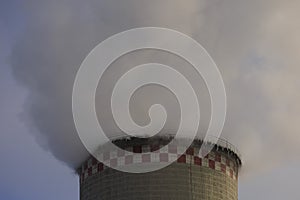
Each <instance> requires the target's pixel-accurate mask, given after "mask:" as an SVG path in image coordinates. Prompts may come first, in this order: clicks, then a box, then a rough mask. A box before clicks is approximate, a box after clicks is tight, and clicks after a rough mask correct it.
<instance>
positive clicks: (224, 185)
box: [79, 144, 241, 200]
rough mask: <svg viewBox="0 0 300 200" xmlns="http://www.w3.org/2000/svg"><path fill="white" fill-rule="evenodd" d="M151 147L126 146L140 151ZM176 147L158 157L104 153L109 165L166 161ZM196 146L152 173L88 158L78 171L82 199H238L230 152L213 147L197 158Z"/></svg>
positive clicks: (235, 170) (234, 158) (234, 162)
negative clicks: (126, 169) (138, 172)
mask: <svg viewBox="0 0 300 200" xmlns="http://www.w3.org/2000/svg"><path fill="white" fill-rule="evenodd" d="M151 148H152V149H153V147H151V146H150V145H140V146H128V147H127V149H126V150H128V151H132V152H143V151H144V150H145V149H151ZM156 148H157V147H156ZM176 148H177V147H175V148H169V150H168V152H160V151H159V150H158V151H157V155H153V153H152V156H150V154H149V156H145V155H144V156H143V157H139V156H138V155H136V156H133V155H130V154H127V155H121V154H118V152H116V153H112V152H107V153H106V154H105V153H104V154H103V156H104V157H103V158H104V160H105V161H104V162H105V163H106V165H108V166H116V165H134V164H143V163H145V164H146V163H149V162H150V163H155V162H167V161H168V159H170V156H174V154H176ZM198 152H199V145H195V144H194V145H193V146H192V147H190V148H189V149H188V150H187V151H186V153H185V154H184V155H181V156H180V157H178V159H177V162H174V163H172V164H171V165H169V166H168V167H166V168H163V169H161V170H158V171H155V172H149V173H143V174H131V173H125V172H120V171H117V170H114V169H112V168H110V167H107V166H105V165H103V163H99V162H98V161H97V160H95V159H94V158H90V159H89V160H88V161H86V162H85V163H84V164H83V166H82V167H81V168H80V169H79V173H80V199H81V200H100V199H101V200H102V199H117V200H121V199H122V200H133V199H139V200H140V199H145V200H146V199H172V200H174V199H178V200H185V199H186V200H191V199H202V200H203V199H204V200H209V199H211V200H237V199H238V168H239V166H240V164H241V163H240V159H239V158H238V157H237V155H236V154H235V153H233V152H232V151H231V150H230V149H226V148H219V147H217V146H216V147H215V148H214V149H213V151H212V152H210V153H209V154H208V155H207V156H206V157H205V158H203V159H201V158H199V157H198Z"/></svg>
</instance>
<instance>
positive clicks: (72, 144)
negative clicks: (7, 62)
mask: <svg viewBox="0 0 300 200" xmlns="http://www.w3.org/2000/svg"><path fill="white" fill-rule="evenodd" d="M299 7H300V3H299V1H290V2H289V3H286V2H284V1H279V0H267V1H261V0H252V1H246V0H241V1H233V0H228V1H222V0H210V1H202V0H191V1H188V2H186V1H179V0H166V1H160V0H152V1H147V0H122V1H116V0H109V1H108V0H107V1H96V0H89V1H84V2H82V1H71V0H65V1H52V2H50V1H30V3H29V2H28V1H27V2H26V4H25V3H24V5H23V8H24V13H25V26H26V28H25V32H24V33H23V34H22V37H20V38H19V39H18V41H17V42H16V45H15V47H14V50H13V53H12V57H11V62H12V67H13V70H14V74H15V77H16V79H17V80H19V81H20V82H21V83H22V84H23V85H24V86H26V87H27V88H28V89H29V91H30V94H29V96H28V99H27V102H26V104H25V105H24V109H25V114H26V115H27V116H28V117H27V122H28V124H29V126H30V127H32V128H33V129H32V132H33V133H34V134H35V135H36V138H37V141H38V142H39V144H40V145H41V146H42V147H43V148H45V149H47V150H49V151H51V152H52V153H53V155H54V156H55V157H56V158H57V159H59V160H61V161H63V162H65V163H67V164H68V165H69V166H70V167H77V166H78V165H79V163H81V162H82V161H83V160H84V159H85V158H86V156H87V155H88V154H87V152H86V150H85V148H84V147H83V145H82V144H81V142H80V140H79V138H78V136H77V133H76V130H75V127H74V122H73V118H72V109H71V106H72V104H71V102H72V99H71V95H72V86H73V81H74V78H75V75H76V72H77V70H78V68H79V66H80V64H81V62H82V61H83V59H84V58H85V56H86V55H87V54H88V53H89V51H90V50H92V49H93V47H94V46H96V45H97V44H98V43H99V42H101V41H103V40H104V39H106V38H107V37H109V36H111V35H113V34H115V33H118V32H120V31H124V30H127V29H130V28H134V27H141V26H159V27H166V28H171V29H175V30H178V31H181V32H183V33H186V34H188V35H190V36H191V37H193V38H194V39H196V40H197V41H198V42H199V43H201V44H202V45H203V46H204V47H205V48H206V50H207V51H208V52H209V53H210V55H211V56H212V58H213V59H214V60H215V62H216V64H217V65H218V67H219V69H220V71H221V73H222V75H223V78H224V82H225V86H226V90H227V97H228V113H227V121H226V124H225V127H224V131H223V134H222V137H225V138H228V139H229V140H230V141H231V142H232V143H234V144H235V145H236V146H238V148H239V149H240V151H241V152H242V155H243V161H244V162H245V167H244V169H245V171H247V172H250V171H254V170H256V169H257V168H258V167H263V168H266V167H269V166H274V165H275V164H277V163H281V162H282V161H283V159H284V161H287V160H291V159H299V155H300V154H299V152H300V136H299V121H300V115H299V113H300V104H299V102H300V94H299V93H298V90H299V87H300V79H299V77H298V75H299V74H300V68H299V67H298V65H299V63H300V60H299V55H298V53H299V52H300V39H299V37H298V36H299V35H300V26H299V21H298V19H299V17H300V16H299V13H298V10H297V8H299ZM152 53H153V52H152ZM140 57H142V55H141V56H140ZM140 57H139V58H140ZM145 57H147V56H145ZM156 57H157V56H156ZM178 62H179V61H178ZM116 65H117V64H116ZM120 65H121V64H120ZM120 65H119V66H120ZM108 73H109V72H108ZM111 74H113V71H112V72H111ZM162 93H163V92H162ZM144 95H145V96H147V95H146V94H143V93H140V94H137V99H140V100H139V101H138V100H137V101H138V102H143V101H144V102H146V103H145V104H147V105H148V104H149V102H148V101H147V99H148V96H149V95H148V96H147V98H146V97H144ZM100 96H101V95H100ZM167 96H168V95H167ZM165 98H169V97H165ZM162 102H163V100H162ZM167 102H168V101H167ZM162 104H163V103H162ZM147 105H146V106H145V105H143V104H141V105H140V107H139V108H140V109H137V111H136V112H141V111H140V110H146V109H145V107H147ZM174 105H177V104H176V102H175V104H174ZM201 109H202V108H201ZM169 110H173V109H172V107H171V108H170V109H169ZM204 110H205V109H204ZM98 112H100V114H99V116H100V118H101V116H102V117H104V118H105V117H106V116H103V115H101V111H98ZM171 112H174V113H175V116H177V115H178V113H177V112H176V111H171ZM207 112H208V111H205V113H207ZM201 114H202V113H201ZM140 115H146V114H145V112H142V113H140ZM133 117H134V114H133ZM136 118H137V117H136ZM204 118H205V117H204ZM175 122H177V121H176V120H175V121H172V120H171V121H170V122H169V128H173V126H172V124H173V123H175ZM141 123H142V122H141ZM174 126H175V127H177V125H174ZM257 163H259V165H258V164H257Z"/></svg>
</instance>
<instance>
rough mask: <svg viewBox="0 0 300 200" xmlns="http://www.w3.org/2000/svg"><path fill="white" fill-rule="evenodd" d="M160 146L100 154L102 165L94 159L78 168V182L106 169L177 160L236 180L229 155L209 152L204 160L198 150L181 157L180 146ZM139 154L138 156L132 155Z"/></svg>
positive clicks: (235, 170)
mask: <svg viewBox="0 0 300 200" xmlns="http://www.w3.org/2000/svg"><path fill="white" fill-rule="evenodd" d="M161 147H162V146H149V145H145V146H135V147H128V148H126V150H127V151H126V152H124V151H112V152H103V153H102V154H100V157H101V159H102V160H103V161H104V162H103V163H101V162H99V161H97V160H96V159H95V158H93V157H92V158H90V159H88V160H87V161H86V162H85V163H84V164H83V165H82V166H81V168H80V180H81V182H82V181H84V180H85V179H86V178H87V177H89V176H92V175H94V174H96V173H100V172H102V171H103V170H105V169H106V168H107V167H110V166H112V167H116V166H130V165H134V164H147V163H158V162H168V161H169V160H174V158H175V159H177V163H183V164H193V165H196V166H201V167H207V168H210V169H213V170H216V171H219V172H222V173H224V174H226V175H228V176H229V177H231V178H233V179H234V180H236V179H237V175H238V166H237V164H236V163H235V162H234V161H233V158H230V156H229V155H226V154H224V153H220V152H218V151H212V152H210V153H209V154H208V155H207V156H205V158H200V157H199V156H198V152H199V148H197V147H192V148H188V149H187V150H186V152H185V153H184V154H183V155H179V154H177V152H182V151H180V149H179V148H181V147H180V146H178V147H177V146H174V147H172V146H170V145H169V146H168V148H167V150H165V151H164V150H162V149H161ZM132 152H134V153H139V154H133V153H132Z"/></svg>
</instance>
